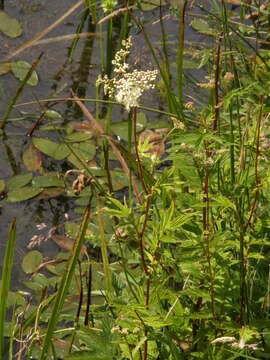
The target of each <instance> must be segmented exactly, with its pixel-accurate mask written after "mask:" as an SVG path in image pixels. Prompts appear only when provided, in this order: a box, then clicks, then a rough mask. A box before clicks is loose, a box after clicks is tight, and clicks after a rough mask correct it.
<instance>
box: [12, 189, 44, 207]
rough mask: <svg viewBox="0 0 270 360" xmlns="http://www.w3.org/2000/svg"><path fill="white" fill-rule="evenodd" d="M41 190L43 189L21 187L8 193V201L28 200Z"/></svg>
mask: <svg viewBox="0 0 270 360" xmlns="http://www.w3.org/2000/svg"><path fill="white" fill-rule="evenodd" d="M41 191H42V189H36V188H33V187H28V186H27V187H23V188H19V189H16V190H13V191H10V192H9V193H8V197H7V201H8V202H12V203H14V202H21V201H26V200H29V199H32V198H34V197H35V196H37V195H38V194H40V193H41Z"/></svg>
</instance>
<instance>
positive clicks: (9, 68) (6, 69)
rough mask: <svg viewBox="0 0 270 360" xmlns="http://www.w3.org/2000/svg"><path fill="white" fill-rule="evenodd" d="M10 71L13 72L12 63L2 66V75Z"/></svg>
mask: <svg viewBox="0 0 270 360" xmlns="http://www.w3.org/2000/svg"><path fill="white" fill-rule="evenodd" d="M10 70H11V64H10V63H3V64H0V75H4V74H7V73H8V72H9V71H10Z"/></svg>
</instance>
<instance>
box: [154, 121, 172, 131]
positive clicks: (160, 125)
mask: <svg viewBox="0 0 270 360" xmlns="http://www.w3.org/2000/svg"><path fill="white" fill-rule="evenodd" d="M169 127H170V123H169V120H157V121H151V124H150V128H151V129H166V128H167V129H168V128H169Z"/></svg>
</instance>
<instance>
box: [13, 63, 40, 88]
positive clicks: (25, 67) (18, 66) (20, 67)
mask: <svg viewBox="0 0 270 360" xmlns="http://www.w3.org/2000/svg"><path fill="white" fill-rule="evenodd" d="M30 68H31V65H30V64H29V63H27V62H26V61H21V60H20V61H15V62H13V63H12V64H11V70H12V72H13V74H14V76H16V78H18V79H19V80H23V79H24V78H25V76H26V74H27V73H28V71H29V70H30ZM27 84H28V85H31V86H36V85H37V84H38V76H37V73H36V71H35V70H34V71H33V73H32V75H31V76H30V79H29V80H28V81H27Z"/></svg>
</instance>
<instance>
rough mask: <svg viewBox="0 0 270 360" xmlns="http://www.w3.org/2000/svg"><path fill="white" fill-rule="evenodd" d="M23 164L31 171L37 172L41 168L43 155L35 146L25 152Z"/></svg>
mask: <svg viewBox="0 0 270 360" xmlns="http://www.w3.org/2000/svg"><path fill="white" fill-rule="evenodd" d="M23 163H24V165H25V167H26V168H27V169H28V170H29V171H36V170H39V169H40V168H41V154H40V152H39V150H38V149H37V148H36V147H35V146H34V145H33V144H31V145H30V146H29V147H28V148H27V149H26V150H25V151H24V153H23Z"/></svg>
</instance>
